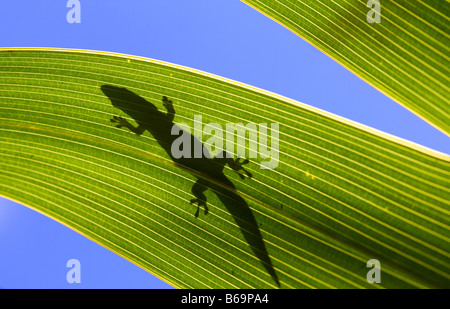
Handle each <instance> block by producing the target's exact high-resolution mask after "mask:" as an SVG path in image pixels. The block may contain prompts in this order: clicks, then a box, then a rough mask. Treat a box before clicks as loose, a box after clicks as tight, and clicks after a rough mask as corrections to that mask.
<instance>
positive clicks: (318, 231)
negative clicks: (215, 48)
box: [0, 49, 450, 288]
mask: <svg viewBox="0 0 450 309" xmlns="http://www.w3.org/2000/svg"><path fill="white" fill-rule="evenodd" d="M0 71H1V74H0V141H1V143H0V145H1V155H0V158H1V160H0V194H1V195H2V196H5V197H7V198H10V199H13V200H16V201H18V202H20V203H23V204H25V205H27V206H29V207H31V208H33V209H35V210H37V211H39V212H41V213H43V214H45V215H47V216H49V217H51V218H53V219H55V220H57V221H59V222H61V223H62V224H64V225H67V226H69V227H70V228H72V229H74V230H76V231H78V232H79V233H81V234H83V235H85V236H86V237H88V238H90V239H92V240H94V241H96V242H97V243H99V244H101V245H103V246H104V247H106V248H108V249H110V250H112V251H114V252H116V253H117V254H119V255H121V256H123V257H124V258H126V259H128V260H130V261H132V262H133V263H135V264H137V265H139V266H140V267H142V268H144V269H146V270H148V271H149V272H151V273H153V274H154V275H156V276H158V277H160V278H162V279H163V280H165V281H166V282H168V283H170V284H172V285H173V286H175V287H180V288H187V287H195V288H211V287H214V288H225V287H227V288H228V287H231V288H235V287H239V288H273V287H282V288H305V287H308V288H312V287H318V288H333V287H338V288H355V287H356V288H369V287H375V288H391V287H446V286H447V287H448V286H449V283H450V276H449V273H450V263H449V255H450V253H449V250H448V249H449V237H448V235H449V233H448V232H449V224H450V216H449V213H450V204H449V200H450V191H449V179H450V177H449V176H450V175H449V174H450V160H449V157H448V156H447V155H444V154H440V153H437V152H435V151H432V150H429V149H426V148H424V147H421V146H418V145H415V144H412V143H410V142H407V141H404V140H401V139H398V138H395V137H392V136H389V135H387V134H384V133H381V132H378V131H376V130H373V129H370V128H367V127H364V126H362V125H359V124H356V123H353V122H351V121H348V120H345V119H343V118H340V117H337V116H333V115H331V114H328V113H326V112H323V111H320V110H318V109H315V108H312V107H309V106H307V105H304V104H302V103H298V102H295V101H292V100H290V99H287V98H284V97H281V96H277V95H274V94H271V93H268V92H265V91H262V90H259V89H256V88H252V87H250V86H245V85H242V84H239V83H237V82H233V81H230V80H226V79H223V78H219V77H217V76H211V75H209V74H206V73H203V72H199V71H195V70H192V69H187V68H184V67H179V66H175V65H172V64H168V63H162V62H158V61H154V60H150V59H145V58H138V57H133V56H126V55H118V54H110V53H103V52H88V51H77V50H56V49H9V50H7V49H2V50H1V51H0ZM164 96H165V97H167V98H168V99H165V100H162V99H163V97H164ZM168 100H171V101H172V102H173V108H174V111H171V107H170V105H169V104H168V103H167V102H168ZM166 109H167V110H168V111H169V113H166V112H165V111H166ZM154 115H159V116H158V117H156V118H155V116H154ZM162 115H165V116H162ZM170 115H174V119H173V121H174V122H175V123H186V124H187V125H189V126H190V127H191V128H194V117H195V116H196V115H197V116H198V115H202V117H203V119H202V121H203V123H204V124H207V123H217V124H219V125H221V126H222V127H224V128H225V126H226V124H227V123H244V124H246V123H255V124H263V123H267V124H270V123H278V124H279V163H278V166H276V168H273V169H261V162H263V161H267V159H264V158H261V156H260V155H259V156H258V157H257V158H250V162H249V163H248V164H245V165H243V166H244V167H245V169H246V170H247V172H249V173H251V174H252V175H253V177H251V178H249V177H245V178H246V179H241V177H240V176H242V175H239V174H238V173H236V172H235V170H238V168H239V166H236V165H235V166H233V164H231V165H230V166H231V167H232V168H230V167H229V166H228V165H227V167H225V168H224V165H223V164H219V163H217V162H219V161H214V162H213V161H212V160H210V159H198V160H197V159H193V160H194V161H180V160H177V159H175V158H174V157H173V156H172V155H171V153H170V151H168V149H169V147H170V143H169V138H170V134H169V132H168V128H169V127H170V126H169V125H170V124H171V123H170V117H171V116H170ZM114 117H115V118H114ZM164 117H169V118H164ZM121 119H122V120H121ZM164 119H166V120H164ZM167 119H168V120H167ZM125 120H127V121H125ZM167 121H169V122H167ZM116 125H119V126H121V127H120V128H118V127H116ZM128 126H129V128H134V129H133V130H134V131H135V133H139V134H140V135H137V134H134V133H132V132H130V130H129V129H127V127H128ZM136 128H138V129H136ZM139 128H140V129H139ZM141 129H143V130H141ZM269 131H270V130H269ZM269 131H268V132H267V134H266V133H265V132H262V131H259V132H258V133H259V137H266V135H270V134H269V133H270V132H271V131H270V132H269ZM207 138H208V136H206V135H203V136H202V139H203V142H205V141H206V139H207ZM269 141H271V142H272V145H273V146H274V145H275V144H273V142H274V140H271V139H270V136H269ZM261 145H263V142H262V141H261V140H259V146H261ZM259 150H260V148H259ZM192 162H194V163H192ZM212 162H213V163H212ZM233 162H234V161H233ZM222 163H223V162H222ZM233 167H234V170H233ZM222 168H224V170H223V171H221V169H222ZM211 171H213V172H211ZM239 171H240V172H241V173H243V174H244V175H245V173H244V172H243V171H242V170H239ZM196 182H197V183H198V182H200V183H201V184H204V185H206V186H208V187H210V189H211V190H206V191H205V192H202V193H204V194H205V197H206V201H207V206H208V208H209V213H208V214H205V213H204V211H203V210H202V209H200V213H199V215H198V217H196V216H195V212H196V211H197V208H196V206H195V205H192V204H190V200H191V199H193V198H194V195H196V196H197V197H199V196H201V194H199V190H198V189H199V187H198V186H197V187H196V188H197V189H194V190H193V191H194V192H191V189H193V188H195V183H196ZM200 191H202V190H200ZM370 259H378V260H379V261H380V263H381V267H382V282H381V283H380V284H370V283H368V282H367V280H366V274H367V272H368V270H369V268H367V267H366V263H367V261H368V260H370Z"/></svg>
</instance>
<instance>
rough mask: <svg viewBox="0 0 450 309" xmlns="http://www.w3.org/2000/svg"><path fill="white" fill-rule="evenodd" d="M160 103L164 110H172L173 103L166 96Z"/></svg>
mask: <svg viewBox="0 0 450 309" xmlns="http://www.w3.org/2000/svg"><path fill="white" fill-rule="evenodd" d="M162 101H163V106H164V107H165V108H166V109H170V108H173V102H172V100H169V99H168V98H167V97H166V96H163V98H162Z"/></svg>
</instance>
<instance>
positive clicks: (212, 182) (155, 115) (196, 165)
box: [101, 85, 280, 286]
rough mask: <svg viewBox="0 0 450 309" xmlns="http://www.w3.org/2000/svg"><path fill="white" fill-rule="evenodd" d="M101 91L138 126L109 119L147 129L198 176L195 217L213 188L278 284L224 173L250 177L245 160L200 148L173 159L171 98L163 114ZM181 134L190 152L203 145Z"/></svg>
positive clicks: (121, 91) (126, 95)
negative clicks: (188, 141) (196, 152)
mask: <svg viewBox="0 0 450 309" xmlns="http://www.w3.org/2000/svg"><path fill="white" fill-rule="evenodd" d="M101 90H102V91H103V93H104V94H105V95H106V96H107V97H108V98H109V99H110V100H111V103H112V105H113V106H115V107H116V108H118V109H120V110H122V111H123V112H125V113H126V114H127V115H128V116H130V117H131V118H132V119H133V120H134V121H135V122H136V123H137V126H134V125H133V124H131V123H130V122H129V121H127V120H126V119H124V118H122V117H119V116H113V117H112V118H111V122H112V123H114V124H116V127H118V128H127V129H129V130H130V131H131V132H133V133H135V134H136V135H141V134H143V133H144V132H145V131H148V132H149V133H150V134H151V135H153V137H154V138H155V140H156V141H157V142H158V144H159V145H160V146H161V147H162V148H163V149H164V150H165V152H166V153H167V154H168V155H169V156H170V158H171V159H172V160H173V162H175V163H176V165H177V166H179V167H180V168H181V169H183V170H185V171H188V172H190V173H191V174H192V175H193V176H195V177H196V178H197V181H196V182H195V184H194V185H193V186H192V189H191V191H192V193H193V195H194V198H193V199H191V200H190V202H191V204H192V203H197V210H196V212H195V217H198V215H199V209H200V206H202V207H204V212H205V214H207V213H208V207H207V203H206V196H205V194H204V192H205V191H206V190H208V189H210V190H212V191H213V192H214V193H215V194H216V195H217V197H218V198H219V199H220V201H221V202H222V203H223V204H224V205H225V207H226V208H227V210H228V211H229V212H230V214H231V215H232V217H233V219H234V220H235V222H236V223H237V225H238V226H239V229H240V230H241V233H242V234H243V236H244V238H245V240H246V242H247V243H248V245H249V246H250V248H251V249H252V251H253V253H254V254H255V255H256V257H257V258H258V259H259V261H260V262H261V263H262V264H263V266H264V268H265V269H266V271H267V272H268V274H269V275H270V276H271V277H272V279H273V280H274V281H275V282H276V284H277V285H278V286H280V282H279V279H278V276H277V274H276V272H275V269H274V267H273V265H272V262H271V260H270V257H269V255H268V253H267V250H266V247H265V244H264V241H263V238H262V235H261V231H260V229H259V226H258V224H257V222H256V220H255V217H254V216H253V213H252V211H251V209H250V207H249V206H248V204H247V202H246V201H245V200H244V199H243V198H242V197H241V196H240V195H239V194H238V193H237V192H236V187H235V186H234V184H233V183H232V182H231V181H230V180H229V179H228V178H227V176H226V175H225V174H224V168H225V165H226V164H228V165H229V166H230V168H231V169H232V170H233V171H235V172H236V173H238V175H239V176H240V177H241V179H244V178H245V176H244V174H242V173H241V172H240V171H243V172H244V173H245V175H246V176H247V177H251V176H252V175H251V173H250V172H248V171H246V170H245V169H244V167H243V166H242V165H244V164H247V163H248V160H246V159H239V158H237V159H233V158H227V156H226V153H225V152H223V153H222V157H221V158H220V157H218V156H216V157H215V158H211V157H210V156H208V154H209V152H208V150H207V149H202V150H203V154H206V156H203V157H202V158H194V155H193V153H192V155H191V157H190V158H186V157H181V158H175V157H174V156H173V155H172V151H171V147H172V143H173V141H174V140H175V139H176V138H177V137H178V136H176V135H172V134H171V132H172V127H173V126H176V124H175V123H174V122H173V120H174V117H175V109H174V107H173V103H172V101H171V100H169V99H168V98H167V97H165V96H164V97H163V98H162V102H163V106H164V107H165V108H166V110H167V112H166V113H163V112H161V111H159V110H158V108H157V107H156V106H155V105H153V104H152V103H150V102H148V101H147V100H145V99H144V98H142V97H141V96H139V95H137V94H135V93H134V92H132V91H129V90H128V89H126V88H122V87H116V86H111V85H103V86H101ZM184 134H189V138H190V139H191V149H192V152H193V150H194V149H195V145H194V144H196V143H200V144H201V147H202V148H203V147H204V146H203V144H202V142H201V141H200V140H199V139H197V138H196V137H194V136H193V135H191V134H190V133H188V132H184ZM197 146H198V145H197Z"/></svg>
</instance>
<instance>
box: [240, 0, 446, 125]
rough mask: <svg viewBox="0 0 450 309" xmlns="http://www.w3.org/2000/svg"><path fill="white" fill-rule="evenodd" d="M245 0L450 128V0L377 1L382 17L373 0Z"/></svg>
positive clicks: (429, 118)
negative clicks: (449, 0)
mask: <svg viewBox="0 0 450 309" xmlns="http://www.w3.org/2000/svg"><path fill="white" fill-rule="evenodd" d="M243 2H245V3H247V4H249V5H251V6H252V7H254V8H256V9H257V10H259V11H260V12H262V13H264V14H266V15H267V16H269V17H270V18H273V19H274V20H275V21H277V22H279V23H281V24H282V25H284V26H285V27H287V28H288V29H290V30H292V31H293V32H295V33H296V34H298V35H299V36H300V37H302V38H304V39H305V40H306V41H308V42H310V43H311V44H313V45H314V46H316V47H317V48H319V49H320V50H321V51H323V52H324V53H326V54H327V55H329V56H330V57H332V58H333V59H335V60H336V61H337V62H339V63H340V64H342V65H343V66H345V67H346V68H347V69H349V70H350V71H352V72H353V73H355V74H356V75H358V76H359V77H361V78H362V79H363V80H365V81H367V82H368V83H370V84H371V85H373V86H374V87H376V88H377V89H379V90H380V91H382V92H383V93H385V94H386V95H388V96H390V97H391V98H392V99H394V100H395V101H397V102H398V103H400V104H402V105H403V106H404V107H406V108H408V109H409V110H411V111H412V112H414V113H416V114H417V115H418V116H420V117H422V118H424V119H425V120H427V121H428V122H429V123H430V124H432V125H434V126H435V127H437V128H438V129H440V130H442V131H443V132H445V133H447V134H449V133H450V125H449V124H450V121H449V119H450V104H449V102H450V88H449V85H450V79H449V76H450V66H449V64H450V61H449V60H450V58H449V54H450V36H449V33H450V23H449V17H448V16H449V15H450V6H449V4H448V1H379V3H380V7H379V8H380V11H379V13H380V14H378V16H379V17H380V19H379V23H376V22H373V23H369V22H368V19H367V15H369V19H370V18H371V17H374V16H377V13H376V12H375V11H372V10H373V9H377V7H376V5H375V4H374V1H363V0H345V1H311V0H309V1H308V0H307V1H299V0H274V1H273V0H244V1H243ZM376 2H378V1H376ZM370 21H372V20H371V19H370Z"/></svg>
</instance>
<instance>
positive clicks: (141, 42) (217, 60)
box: [0, 0, 450, 288]
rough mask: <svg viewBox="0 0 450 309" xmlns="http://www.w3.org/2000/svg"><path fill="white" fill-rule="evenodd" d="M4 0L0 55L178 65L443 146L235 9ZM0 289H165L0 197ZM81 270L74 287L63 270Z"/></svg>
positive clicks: (292, 38) (316, 57)
mask: <svg viewBox="0 0 450 309" xmlns="http://www.w3.org/2000/svg"><path fill="white" fill-rule="evenodd" d="M66 3H67V0H56V1H55V0H40V1H25V0H14V1H1V2H0V29H2V30H1V35H0V46H1V47H16V46H30V47H35V46H37V47H65V48H79V49H91V50H104V51H112V52H119V53H126V54H132V55H138V56H144V57H148V58H153V59H158V60H163V61H167V62H171V63H176V64H180V65H184V66H188V67H192V68H195V69H199V70H203V71H206V72H209V73H213V74H216V75H220V76H223V77H227V78H230V79H234V80H237V81H240V82H243V83H246V84H250V85H253V86H256V87H259V88H263V89H266V90H269V91H272V92H275V93H278V94H281V95H284V96H287V97H289V98H292V99H295V100H298V101H300V102H304V103H307V104H309V105H312V106H315V107H318V108H321V109H324V110H326V111H329V112H332V113H335V114H338V115H340V116H343V117H346V118H349V119H351V120H354V121H357V122H360V123H363V124H365V125H368V126H371V127H374V128H376V129H379V130H382V131H385V132H388V133H390V134H393V135H396V136H399V137H402V138H405V139H408V140H410V141H413V142H416V143H419V144H422V145H425V146H427V147H430V148H432V149H436V150H439V151H442V152H445V153H450V143H449V140H448V137H447V136H446V135H444V134H443V133H440V132H439V131H438V130H436V129H434V128H433V127H431V126H430V125H429V124H427V123H426V122H424V121H423V120H421V119H419V118H418V117H416V116H415V115H413V114H412V113H410V112H409V111H407V110H406V109H404V108H403V107H401V106H400V105H398V104H397V103H395V102H394V101H392V100H391V99H389V98H387V97H386V96H385V95H383V94H382V93H380V92H379V91H377V90H376V89H374V88H373V87H371V86H369V85H368V84H366V83H365V82H364V81H362V80H361V79H359V78H358V77H356V76H355V75H354V74H352V73H350V72H349V71H348V70H346V69H345V68H343V67H342V66H340V65H339V64H337V63H336V62H334V61H333V60H331V59H330V58H328V57H327V56H326V55H324V54H322V53H321V52H320V51H318V50H317V49H315V48H314V47H312V46H311V45H309V44H308V43H306V42H305V41H303V40H302V39H300V38H299V37H297V36H296V35H294V34H293V33H291V32H290V31H289V30H287V29H285V28H283V27H282V26H280V25H279V24H277V23H275V22H273V21H272V20H270V19H269V18H267V17H265V16H264V15H262V14H260V13H259V12H257V11H255V10H253V9H252V8H250V7H248V6H247V5H245V4H244V3H242V2H240V1H238V0H214V1H211V0H191V1H186V0H164V1H161V0H146V1H137V0H134V1H133V0H131V1H106V0H95V1H87V0H80V3H81V23H80V24H69V23H68V22H67V20H66V14H67V12H68V10H69V9H68V8H67V7H66ZM0 248H1V249H0V288H170V286H169V285H167V284H165V283H164V282H162V281H161V280H159V279H158V278H155V277H153V276H152V275H151V274H149V273H147V272H145V271H144V270H142V269H140V268H138V267H137V266H135V265H133V264H132V263H130V262H128V261H126V260H124V259H122V258H120V257H118V256H117V255H115V254H113V253H111V252H109V251H108V250H106V249H104V248H103V247H101V246H100V245H97V244H96V243H94V242H92V241H90V240H88V239H86V238H84V237H83V236H81V235H78V234H77V233H75V232H73V231H71V230H70V229H68V228H66V227H64V226H62V225H60V224H59V223H57V222H54V221H52V220H51V219H49V218H47V217H45V216H43V215H41V214H39V213H37V212H35V211H33V210H30V209H28V208H26V207H24V206H21V205H19V204H16V203H14V202H12V201H8V200H6V199H1V198H0ZM72 258H75V259H78V260H79V261H80V263H81V283H80V284H69V283H67V281H66V273H67V271H68V270H69V269H68V268H66V262H67V261H68V260H69V259H72Z"/></svg>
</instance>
